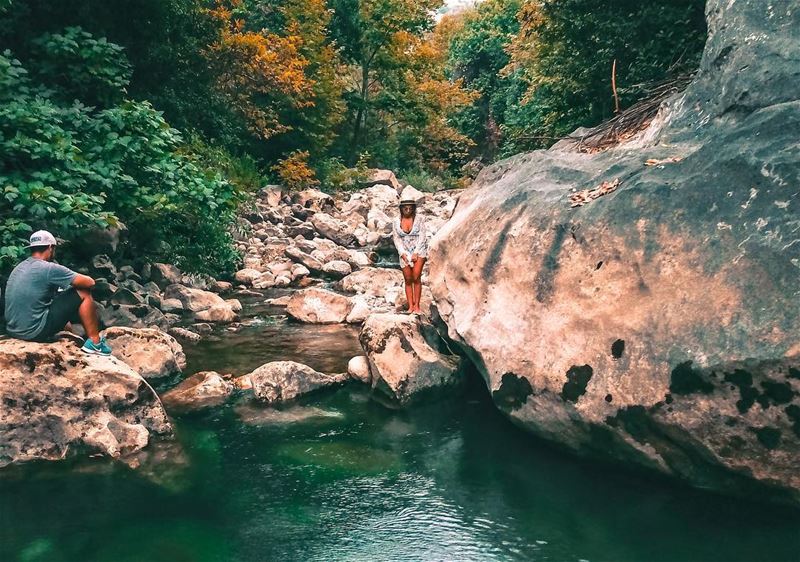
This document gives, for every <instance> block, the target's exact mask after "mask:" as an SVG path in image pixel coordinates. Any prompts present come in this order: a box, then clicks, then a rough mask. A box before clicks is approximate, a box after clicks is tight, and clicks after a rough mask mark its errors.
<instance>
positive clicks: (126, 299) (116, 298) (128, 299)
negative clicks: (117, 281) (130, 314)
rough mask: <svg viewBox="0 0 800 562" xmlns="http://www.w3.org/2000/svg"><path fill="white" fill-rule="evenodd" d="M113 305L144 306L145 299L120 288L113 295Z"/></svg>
mask: <svg viewBox="0 0 800 562" xmlns="http://www.w3.org/2000/svg"><path fill="white" fill-rule="evenodd" d="M111 302H112V303H113V304H142V303H143V302H144V299H142V297H140V296H139V295H137V294H136V293H134V292H133V291H131V290H130V289H126V288H125V287H120V288H119V289H117V290H116V291H114V294H113V295H111Z"/></svg>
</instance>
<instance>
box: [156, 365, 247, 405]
mask: <svg viewBox="0 0 800 562" xmlns="http://www.w3.org/2000/svg"><path fill="white" fill-rule="evenodd" d="M233 388H234V387H233V384H232V383H231V382H230V381H228V380H225V378H224V377H223V376H222V375H220V374H219V373H217V372H215V371H202V372H199V373H195V374H194V375H192V376H190V377H188V378H186V379H184V380H182V381H181V382H180V383H178V385H177V386H175V387H174V388H172V389H170V390H168V391H167V392H166V393H164V395H163V396H162V397H161V399H162V401H163V402H164V406H166V408H167V409H168V410H169V411H170V412H172V411H173V410H174V411H176V412H187V411H193V410H201V409H203V408H208V407H210V406H218V405H220V404H222V403H224V402H225V401H226V400H227V399H228V397H229V396H230V395H231V394H232V393H233Z"/></svg>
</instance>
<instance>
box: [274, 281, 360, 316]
mask: <svg viewBox="0 0 800 562" xmlns="http://www.w3.org/2000/svg"><path fill="white" fill-rule="evenodd" d="M352 308H353V303H352V301H351V300H350V299H349V298H347V297H346V296H344V295H340V294H338V293H334V292H333V291H326V290H325V289H317V288H316V287H311V288H308V289H302V290H300V291H297V292H296V293H294V294H293V295H292V297H291V298H290V299H289V302H288V303H287V305H286V313H287V314H288V315H289V316H291V317H292V318H294V319H295V320H300V321H301V322H310V323H315V324H336V323H340V322H344V321H345V319H346V318H347V315H348V314H349V313H350V310H351V309H352Z"/></svg>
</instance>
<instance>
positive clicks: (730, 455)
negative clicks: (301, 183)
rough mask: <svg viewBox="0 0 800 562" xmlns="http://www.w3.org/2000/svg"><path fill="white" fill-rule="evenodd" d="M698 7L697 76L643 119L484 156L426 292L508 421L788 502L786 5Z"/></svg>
mask: <svg viewBox="0 0 800 562" xmlns="http://www.w3.org/2000/svg"><path fill="white" fill-rule="evenodd" d="M707 14H708V15H709V30H710V37H709V40H708V43H707V45H706V50H705V53H704V56H703V61H702V64H701V68H700V72H699V74H698V75H697V76H696V78H695V79H694V82H693V83H692V84H691V85H690V86H689V87H688V89H687V90H686V91H685V92H684V93H681V94H678V95H676V96H675V97H674V98H672V99H671V100H670V101H669V102H668V103H666V104H665V105H663V106H662V109H661V112H660V114H659V116H657V117H656V118H655V119H654V121H653V122H652V123H651V125H650V126H649V128H648V129H646V130H645V131H643V132H642V133H640V134H639V135H637V136H636V137H634V138H633V139H631V140H630V141H629V142H627V143H625V144H622V145H620V146H618V147H615V148H613V149H611V150H608V151H606V152H600V153H595V154H586V153H579V152H575V151H571V150H570V149H569V148H568V147H566V146H565V145H564V144H560V145H559V146H557V147H554V148H553V149H551V150H549V151H536V152H533V153H529V154H521V155H518V156H515V157H513V158H511V159H508V160H505V161H502V162H499V163H498V164H495V165H493V166H490V167H488V168H486V169H484V170H483V171H482V172H481V173H480V175H479V176H478V178H477V179H476V181H475V183H474V184H473V186H472V187H471V188H469V189H468V190H467V191H466V192H465V193H464V194H463V195H462V196H461V199H460V201H459V204H458V207H457V208H456V211H455V214H454V216H453V218H452V219H451V220H450V221H449V222H448V223H447V224H445V226H444V227H443V228H442V229H441V230H440V231H439V233H438V234H437V236H436V237H435V239H434V241H433V244H432V249H431V254H430V255H431V259H430V266H431V270H430V274H431V275H430V278H431V287H432V290H433V295H434V299H435V301H436V306H437V308H438V312H439V314H440V315H441V318H442V319H443V321H444V322H445V323H446V325H447V327H448V331H449V336H450V338H451V339H452V340H453V341H455V342H456V344H457V345H458V346H459V347H460V348H461V349H462V350H463V351H464V353H465V354H466V355H467V356H469V357H470V358H471V359H472V361H473V362H474V363H475V365H476V366H477V368H478V370H479V371H480V372H481V373H482V375H483V377H484V378H485V380H486V383H487V386H488V387H489V389H490V391H491V392H492V396H493V398H494V401H495V402H496V404H497V405H498V407H499V408H500V409H501V410H502V411H504V412H506V413H507V414H508V416H509V417H510V418H511V419H512V420H513V421H515V422H516V423H517V424H518V425H520V426H522V427H524V428H526V429H528V430H529V431H531V432H533V433H535V434H536V435H538V436H540V437H543V438H546V439H549V440H551V441H554V442H557V443H560V444H562V445H564V446H565V447H567V448H569V449H571V450H574V451H577V452H581V453H586V454H593V455H600V456H605V457H607V456H611V457H613V458H615V459H618V460H620V461H622V462H624V463H635V464H639V465H643V466H647V467H650V468H652V469H655V470H657V471H660V472H662V473H666V474H670V475H674V476H677V477H680V478H682V479H685V480H687V481H688V482H690V483H692V484H694V485H697V486H701V487H706V488H712V489H716V490H725V491H729V492H734V493H748V492H753V491H754V490H758V494H759V496H760V497H762V498H764V497H768V496H769V495H770V494H771V493H774V494H775V495H776V496H782V497H790V498H792V499H793V500H794V501H796V502H800V472H798V470H797V466H798V463H800V336H798V331H797V318H798V317H800V298H798V297H800V276H798V269H797V268H798V265H800V238H798V236H797V230H798V224H799V223H798V215H797V206H798V204H800V198H798V192H797V186H798V185H800V147H798V144H797V134H796V131H798V130H800V100H799V99H798V92H800V74H799V73H798V72H797V69H798V66H797V61H798V59H800V41H798V36H797V30H798V20H797V18H798V14H800V2H797V1H796V0H792V1H790V2H784V3H781V8H780V9H775V10H767V9H765V6H764V3H763V2H757V1H755V0H738V1H736V2H728V1H725V2H723V1H722V0H711V1H710V2H709V3H708V8H707ZM645 163H648V164H650V165H645ZM617 180H620V181H619V183H618V184H617ZM604 182H605V183H604ZM602 185H605V186H606V187H605V188H604V189H603V190H596V191H594V192H582V193H580V197H575V198H574V199H580V200H581V201H588V202H587V203H585V204H584V205H583V206H580V207H575V208H573V207H571V205H572V202H571V197H570V196H571V195H574V194H575V191H576V190H590V189H593V188H595V187H598V186H602ZM614 186H616V187H615V189H614ZM601 192H604V193H606V194H604V195H602V196H601V197H598V198H594V199H593V198H592V197H593V195H592V193H593V194H594V195H597V194H598V193H601ZM579 202H580V201H579Z"/></svg>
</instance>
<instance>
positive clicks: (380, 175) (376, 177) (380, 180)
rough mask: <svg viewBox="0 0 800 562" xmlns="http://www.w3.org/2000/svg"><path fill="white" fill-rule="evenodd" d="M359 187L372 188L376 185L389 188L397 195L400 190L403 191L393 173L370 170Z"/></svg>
mask: <svg viewBox="0 0 800 562" xmlns="http://www.w3.org/2000/svg"><path fill="white" fill-rule="evenodd" d="M361 185H362V186H363V187H372V186H376V185H383V186H389V187H391V188H392V189H393V190H395V191H396V192H397V193H400V190H401V189H403V186H402V185H400V182H399V181H397V176H395V175H394V172H393V171H391V170H381V169H374V170H370V173H369V175H368V176H367V178H366V179H365V180H364V181H362V182H361Z"/></svg>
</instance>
